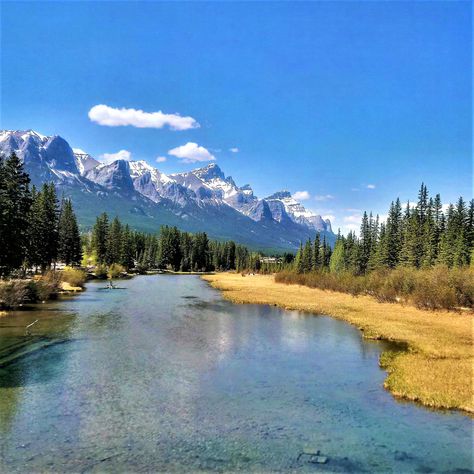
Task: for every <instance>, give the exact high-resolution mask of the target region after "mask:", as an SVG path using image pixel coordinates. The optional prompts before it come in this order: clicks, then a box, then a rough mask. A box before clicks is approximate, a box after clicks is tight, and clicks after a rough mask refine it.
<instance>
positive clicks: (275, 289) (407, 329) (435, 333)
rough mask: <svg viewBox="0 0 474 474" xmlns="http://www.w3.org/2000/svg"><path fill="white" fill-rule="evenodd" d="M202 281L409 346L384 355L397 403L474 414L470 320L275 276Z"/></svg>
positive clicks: (234, 297) (245, 299) (242, 299)
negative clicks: (399, 400) (281, 280)
mask: <svg viewBox="0 0 474 474" xmlns="http://www.w3.org/2000/svg"><path fill="white" fill-rule="evenodd" d="M202 278H203V279H204V280H206V281H207V282H209V283H210V284H211V285H212V286H213V287H215V288H217V289H219V290H222V292H223V296H224V297H225V298H226V299H228V300H230V301H232V302H234V303H256V304H269V305H276V306H280V307H282V308H285V309H291V310H300V311H307V312H311V313H314V314H324V315H329V316H332V317H335V318H337V319H341V320H344V321H347V322H349V323H351V324H353V325H355V326H357V327H358V328H359V329H360V330H361V331H362V332H363V337H365V338H368V339H383V340H387V341H392V342H399V343H402V344H406V347H407V350H406V351H396V352H392V351H385V352H383V353H382V355H381V357H380V366H381V367H382V368H384V369H385V370H386V371H387V373H388V376H387V378H386V379H385V382H384V387H385V388H386V389H387V390H389V391H390V392H391V393H392V394H393V395H394V396H396V397H400V398H404V399H407V400H412V401H416V402H419V403H421V404H423V405H425V406H428V407H433V408H440V409H457V410H462V411H465V412H468V413H474V403H473V394H472V367H473V353H472V343H473V335H472V322H473V317H472V316H470V315H465V314H457V313H453V312H448V311H436V312H434V311H425V310H420V309H416V308H413V307H407V306H402V305H400V304H397V303H395V304H394V303H379V302H377V301H376V300H375V299H373V298H371V297H368V296H359V297H353V296H351V295H348V294H344V293H337V292H332V291H323V290H319V289H315V288H308V287H304V286H300V285H285V284H282V283H276V282H275V281H274V277H273V276H271V275H249V276H246V277H243V276H242V275H240V274H236V273H217V274H215V275H205V276H203V277H202Z"/></svg>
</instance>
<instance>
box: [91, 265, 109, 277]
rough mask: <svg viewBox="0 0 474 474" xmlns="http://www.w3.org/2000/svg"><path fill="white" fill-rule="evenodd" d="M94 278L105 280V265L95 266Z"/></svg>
mask: <svg viewBox="0 0 474 474" xmlns="http://www.w3.org/2000/svg"><path fill="white" fill-rule="evenodd" d="M94 275H95V276H96V278H100V279H104V280H105V279H106V278H107V267H106V266H105V265H97V266H96V267H95V270H94Z"/></svg>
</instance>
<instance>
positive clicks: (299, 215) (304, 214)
mask: <svg viewBox="0 0 474 474" xmlns="http://www.w3.org/2000/svg"><path fill="white" fill-rule="evenodd" d="M266 199H267V201H269V202H274V201H279V202H281V203H282V204H283V206H284V208H285V211H286V212H287V213H288V215H289V216H290V217H291V218H292V219H293V221H294V222H297V223H298V224H302V225H305V226H307V227H310V228H312V229H315V230H317V231H321V230H327V231H329V232H332V228H331V221H330V220H329V219H326V220H323V218H322V217H321V216H320V215H319V214H315V213H314V212H312V211H309V210H307V209H306V208H305V207H304V206H303V204H301V203H300V202H298V201H297V200H296V199H295V198H294V197H293V196H292V195H291V193H290V192H288V191H279V192H277V193H275V194H272V195H271V196H269V197H267V198H266Z"/></svg>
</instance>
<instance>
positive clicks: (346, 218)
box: [344, 214, 362, 224]
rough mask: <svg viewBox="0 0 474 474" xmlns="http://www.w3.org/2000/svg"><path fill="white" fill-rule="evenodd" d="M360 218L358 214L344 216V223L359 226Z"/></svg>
mask: <svg viewBox="0 0 474 474" xmlns="http://www.w3.org/2000/svg"><path fill="white" fill-rule="evenodd" d="M361 220H362V216H361V215H360V214H351V215H350V216H344V222H345V223H349V224H360V221H361Z"/></svg>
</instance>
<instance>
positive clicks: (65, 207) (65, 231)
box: [58, 199, 82, 265]
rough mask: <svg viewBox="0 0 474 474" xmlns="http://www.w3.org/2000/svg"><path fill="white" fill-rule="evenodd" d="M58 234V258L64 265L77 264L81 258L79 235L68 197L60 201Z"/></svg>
mask: <svg viewBox="0 0 474 474" xmlns="http://www.w3.org/2000/svg"><path fill="white" fill-rule="evenodd" d="M58 236H59V243H58V259H59V260H60V261H62V262H64V263H65V264H66V265H79V264H80V263H81V260H82V248H81V236H80V233H79V227H78V225H77V220H76V216H75V214H74V210H73V208H72V203H71V200H70V199H63V202H62V206H61V213H60V216H59V229H58Z"/></svg>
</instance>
